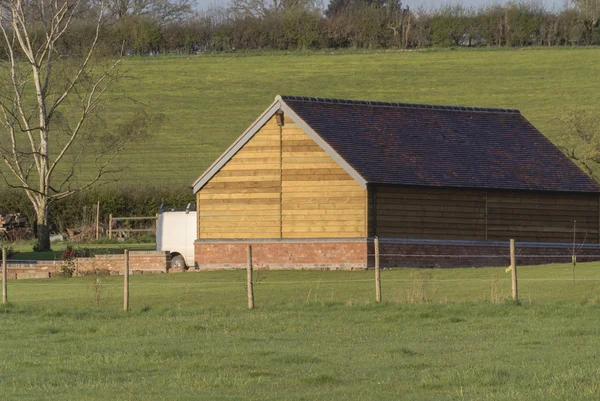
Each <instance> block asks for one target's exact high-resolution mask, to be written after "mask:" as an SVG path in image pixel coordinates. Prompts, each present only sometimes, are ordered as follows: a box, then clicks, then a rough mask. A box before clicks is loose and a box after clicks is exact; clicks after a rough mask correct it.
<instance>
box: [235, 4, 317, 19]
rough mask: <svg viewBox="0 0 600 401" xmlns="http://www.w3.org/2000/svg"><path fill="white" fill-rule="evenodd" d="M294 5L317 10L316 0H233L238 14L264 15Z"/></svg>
mask: <svg viewBox="0 0 600 401" xmlns="http://www.w3.org/2000/svg"><path fill="white" fill-rule="evenodd" d="M294 7H304V8H306V9H310V10H317V9H318V8H319V7H318V5H317V2H316V1H315V0H233V1H232V5H231V10H232V11H233V12H234V13H236V14H238V15H251V16H254V17H258V18H260V17H264V16H266V15H267V14H269V13H273V12H274V13H277V12H281V11H284V10H286V9H290V8H294Z"/></svg>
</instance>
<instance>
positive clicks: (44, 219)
mask: <svg viewBox="0 0 600 401" xmlns="http://www.w3.org/2000/svg"><path fill="white" fill-rule="evenodd" d="M36 213H37V244H36V249H35V250H36V252H46V251H49V250H50V227H49V226H48V203H47V202H43V203H40V205H39V207H38V208H37V210H36Z"/></svg>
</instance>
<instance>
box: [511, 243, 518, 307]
mask: <svg viewBox="0 0 600 401" xmlns="http://www.w3.org/2000/svg"><path fill="white" fill-rule="evenodd" d="M510 273H511V278H512V299H513V301H518V300H519V288H518V286H517V263H516V260H515V240H514V239H511V240H510Z"/></svg>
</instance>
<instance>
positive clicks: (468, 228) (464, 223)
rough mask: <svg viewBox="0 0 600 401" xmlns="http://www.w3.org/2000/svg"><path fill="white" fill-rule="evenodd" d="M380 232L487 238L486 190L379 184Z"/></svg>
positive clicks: (393, 235)
mask: <svg viewBox="0 0 600 401" xmlns="http://www.w3.org/2000/svg"><path fill="white" fill-rule="evenodd" d="M375 208H376V213H375V216H376V217H375V218H376V221H377V223H376V234H377V235H378V236H380V237H383V238H386V237H389V238H438V239H475V240H484V239H485V193H483V192H476V191H473V192H466V191H461V190H455V189H436V188H399V187H379V186H378V187H377V195H376V205H375Z"/></svg>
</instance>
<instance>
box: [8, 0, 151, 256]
mask: <svg viewBox="0 0 600 401" xmlns="http://www.w3.org/2000/svg"><path fill="white" fill-rule="evenodd" d="M0 5H1V8H0V32H1V37H2V39H3V42H4V43H1V45H2V47H4V50H5V53H6V54H5V56H4V57H2V58H0V67H2V70H0V162H1V163H2V164H0V176H1V177H2V178H3V180H4V184H5V185H8V186H10V187H12V188H19V189H22V190H23V191H25V193H26V194H27V197H28V198H29V200H30V201H31V203H32V205H33V208H34V210H35V212H36V216H37V248H36V249H37V250H39V251H44V250H49V249H50V238H49V234H50V233H49V225H48V224H49V222H48V211H49V208H50V205H51V204H52V203H53V202H55V201H58V200H61V199H65V198H67V197H69V196H71V195H73V194H75V193H78V192H80V191H83V190H85V189H87V188H90V187H91V186H92V185H94V184H96V183H97V182H98V181H99V180H100V179H101V178H102V177H104V176H105V175H106V174H111V173H117V172H119V171H121V169H120V168H119V167H115V166H114V165H113V161H114V159H115V157H116V156H117V155H118V154H119V153H120V152H121V151H122V150H123V149H125V147H126V146H127V145H128V144H130V143H131V142H132V141H134V140H136V139H137V138H139V137H140V136H142V135H144V134H145V132H146V131H147V128H148V124H149V122H148V120H146V119H145V118H144V117H143V115H142V114H143V109H142V111H139V112H138V113H137V114H136V115H135V116H133V117H132V118H131V119H126V120H124V122H123V123H122V125H120V126H119V127H118V128H117V129H116V130H110V131H109V130H107V129H105V128H104V129H103V127H102V124H101V121H102V120H101V118H102V114H103V113H104V112H106V111H107V107H108V106H109V104H110V103H111V102H115V101H119V99H125V96H124V95H121V94H119V95H115V93H114V92H113V91H111V87H113V85H114V84H115V83H116V82H117V81H118V80H119V79H120V78H121V77H122V75H123V74H122V72H121V71H120V65H121V59H117V60H112V61H109V62H106V61H103V60H102V59H97V58H95V54H94V53H95V50H96V47H97V44H98V42H99V38H100V34H101V30H102V24H103V21H104V18H105V15H106V12H105V8H104V7H103V6H102V4H101V5H100V6H99V7H98V8H96V9H93V8H90V7H88V6H89V3H85V2H84V0H50V1H44V0H29V1H26V0H2V1H1V2H0ZM90 15H93V16H94V18H95V19H94V21H95V33H94V35H93V37H92V38H91V39H90V43H88V44H87V46H86V48H85V51H84V52H83V53H82V54H78V55H75V54H69V53H67V51H66V50H65V49H64V46H62V45H61V40H62V39H63V37H64V36H65V35H68V34H69V33H70V29H71V28H72V26H73V25H75V24H76V23H77V20H78V19H81V18H90ZM139 113H142V114H139ZM82 165H85V167H86V169H93V173H92V174H88V175H89V176H88V177H83V176H81V174H80V172H81V168H80V167H81V166H82Z"/></svg>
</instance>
